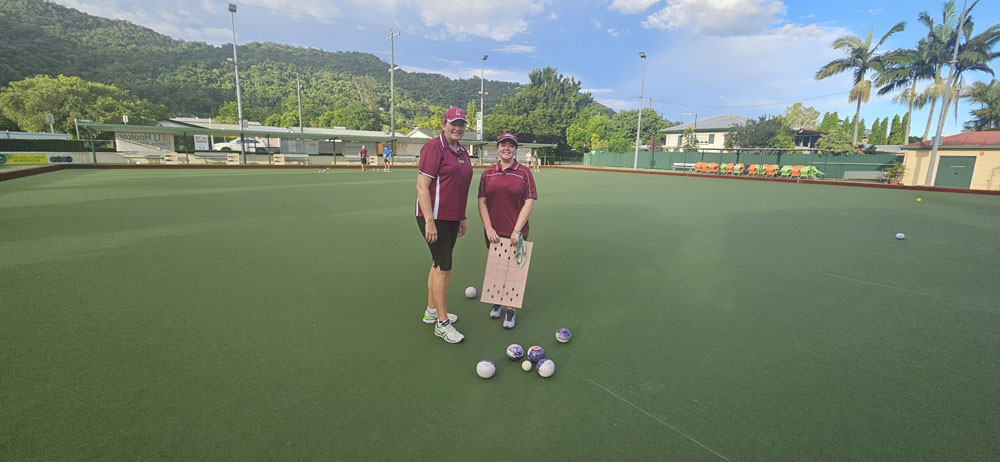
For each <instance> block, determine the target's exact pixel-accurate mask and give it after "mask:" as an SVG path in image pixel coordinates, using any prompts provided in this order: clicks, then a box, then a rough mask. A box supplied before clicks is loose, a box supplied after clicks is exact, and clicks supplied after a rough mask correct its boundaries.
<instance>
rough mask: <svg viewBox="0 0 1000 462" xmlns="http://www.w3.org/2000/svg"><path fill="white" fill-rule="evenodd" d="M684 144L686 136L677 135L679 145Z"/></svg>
mask: <svg viewBox="0 0 1000 462" xmlns="http://www.w3.org/2000/svg"><path fill="white" fill-rule="evenodd" d="M683 142H684V135H677V145H678V146H680V145H681V143H683Z"/></svg>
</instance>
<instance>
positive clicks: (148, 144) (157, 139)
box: [115, 132, 174, 152]
mask: <svg viewBox="0 0 1000 462" xmlns="http://www.w3.org/2000/svg"><path fill="white" fill-rule="evenodd" d="M115 149H116V150H118V151H119V152H144V151H145V152H148V151H157V152H162V151H173V150H174V135H165V134H162V133H128V132H126V133H120V132H115Z"/></svg>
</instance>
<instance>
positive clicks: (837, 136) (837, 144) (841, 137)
mask: <svg viewBox="0 0 1000 462" xmlns="http://www.w3.org/2000/svg"><path fill="white" fill-rule="evenodd" d="M854 146H856V145H855V144H854V143H852V142H851V139H850V138H849V137H848V136H847V133H844V131H843V130H840V129H834V130H831V131H830V133H828V134H826V135H823V137H821V138H820V139H819V141H817V142H816V149H819V151H820V154H823V153H830V154H853V153H854V152H855V151H854Z"/></svg>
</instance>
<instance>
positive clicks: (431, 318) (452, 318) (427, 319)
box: [424, 310, 458, 324]
mask: <svg viewBox="0 0 1000 462" xmlns="http://www.w3.org/2000/svg"><path fill="white" fill-rule="evenodd" d="M437 320H438V315H437V313H434V314H430V313H428V312H427V310H424V323H425V324H434V323H436V322H437ZM448 322H458V315H457V314H455V313H448Z"/></svg>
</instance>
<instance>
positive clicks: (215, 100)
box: [0, 0, 521, 129]
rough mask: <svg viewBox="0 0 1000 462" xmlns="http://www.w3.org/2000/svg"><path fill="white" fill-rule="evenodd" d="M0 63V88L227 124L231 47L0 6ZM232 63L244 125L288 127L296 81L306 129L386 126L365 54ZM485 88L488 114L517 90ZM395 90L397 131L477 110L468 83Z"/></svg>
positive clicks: (305, 54)
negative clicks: (25, 88)
mask: <svg viewBox="0 0 1000 462" xmlns="http://www.w3.org/2000/svg"><path fill="white" fill-rule="evenodd" d="M0 54H2V56H3V60H0V86H2V87H6V86H8V85H9V84H10V83H11V82H15V81H19V80H22V79H25V78H28V77H32V76H35V75H39V74H44V75H50V76H57V75H67V76H78V77H81V78H83V79H85V80H88V81H93V82H99V83H103V84H108V85H114V86H115V87H117V88H120V89H123V90H127V91H128V92H129V93H131V94H132V95H133V96H136V97H139V98H143V99H146V100H149V101H150V102H152V103H154V104H159V105H162V106H163V107H165V108H166V113H167V114H169V115H184V116H188V115H195V116H202V117H207V116H220V115H221V116H222V117H223V118H227V117H230V114H229V113H230V112H231V108H232V106H234V104H233V102H234V101H235V83H234V78H233V66H232V63H231V61H229V59H230V58H231V57H232V48H231V45H223V46H213V45H209V44H206V43H203V42H189V41H184V40H176V39H173V38H170V37H167V36H165V35H162V34H159V33H157V32H155V31H153V30H151V29H148V28H145V27H142V26H138V25H135V24H132V23H130V22H127V21H121V20H111V19H105V18H100V17H95V16H91V15H88V14H85V13H82V12H80V11H77V10H74V9H71V8H66V7H63V6H61V5H58V4H54V3H49V2H45V1H43V0H0ZM239 56H240V84H241V87H242V96H243V107H244V117H245V118H247V119H251V120H259V121H262V122H263V121H266V120H268V119H269V118H270V120H272V121H276V122H284V123H288V122H289V119H294V120H297V110H298V102H297V97H296V91H295V90H296V89H295V77H296V74H298V75H299V76H300V77H301V79H302V87H303V95H302V99H303V118H304V119H305V121H306V124H307V125H315V126H320V125H327V126H329V125H336V124H339V123H340V122H342V121H343V120H352V121H353V120H361V121H366V122H358V123H367V124H368V126H365V127H353V128H368V129H379V128H381V126H382V125H388V116H387V114H386V111H388V109H389V73H388V72H386V70H387V69H388V67H389V64H388V63H386V62H384V61H382V60H381V59H379V58H378V57H376V56H374V55H372V54H370V53H361V52H328V51H323V50H318V49H311V48H297V47H292V46H288V45H281V44H276V43H248V44H241V45H239ZM487 85H488V86H489V88H490V91H489V94H488V95H487V96H486V101H485V104H486V107H487V108H488V109H489V108H491V107H493V106H495V105H497V104H499V103H500V101H501V100H503V99H504V97H506V96H508V95H510V94H512V93H514V92H515V91H517V90H518V89H519V88H520V87H521V85H520V84H517V83H512V82H502V81H488V82H487ZM395 87H396V98H397V99H396V121H397V122H396V125H397V127H406V126H417V125H420V124H421V123H422V122H423V123H425V124H426V123H427V122H428V121H429V120H430V119H431V118H433V117H434V116H435V114H436V113H437V112H442V110H441V108H446V107H448V106H460V107H463V108H466V107H470V104H473V105H478V102H479V101H478V100H479V98H478V92H479V80H478V79H477V78H470V79H450V78H448V77H445V76H442V75H437V74H427V73H412V72H406V71H397V73H396V78H395ZM227 103H228V104H227ZM338 109H339V110H340V112H338V113H337V114H334V111H335V110H338ZM345 117H346V118H347V119H344V118H345ZM338 118H339V119H338ZM376 125H377V126H376Z"/></svg>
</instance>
